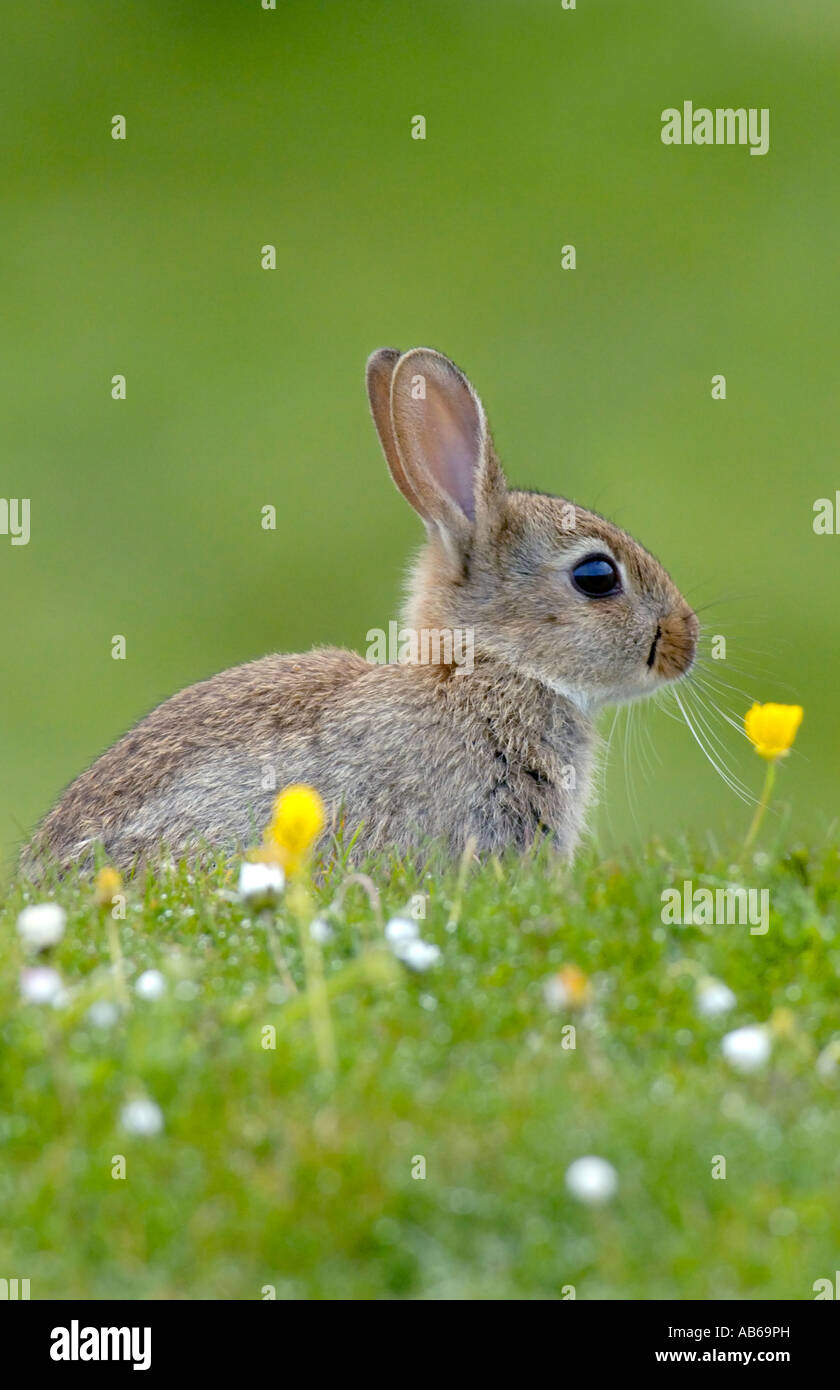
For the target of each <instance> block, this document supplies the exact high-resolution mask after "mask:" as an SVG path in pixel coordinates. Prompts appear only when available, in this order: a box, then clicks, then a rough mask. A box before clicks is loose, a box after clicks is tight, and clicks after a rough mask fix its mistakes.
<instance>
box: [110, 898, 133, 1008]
mask: <svg viewBox="0 0 840 1390" xmlns="http://www.w3.org/2000/svg"><path fill="white" fill-rule="evenodd" d="M105 931H106V934H107V937H108V950H109V952H110V955H111V964H112V966H113V969H114V985H115V988H116V994H117V998H118V999H119V1001H120V1003H121V1004H122V1006H123V1008H124V1009H130V1008H131V1000H130V999H129V997H128V989H127V988H126V983H125V967H124V965H123V955H122V950H121V948H120V934H119V932H118V931H117V924H116V922H115V921H114V918H113V915H112V913H110V912H109V913H108V914H107V916H106V918H105Z"/></svg>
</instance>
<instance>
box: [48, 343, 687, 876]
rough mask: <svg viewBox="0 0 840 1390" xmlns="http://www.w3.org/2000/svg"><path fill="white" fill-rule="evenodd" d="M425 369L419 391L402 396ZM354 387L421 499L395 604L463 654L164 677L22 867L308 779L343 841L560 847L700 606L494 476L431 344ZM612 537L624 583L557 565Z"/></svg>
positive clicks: (130, 839)
mask: <svg viewBox="0 0 840 1390" xmlns="http://www.w3.org/2000/svg"><path fill="white" fill-rule="evenodd" d="M420 379H422V382H423V384H424V387H425V395H422V394H420V395H419V398H415V396H416V394H417V393H416V385H417V382H418V380H420ZM368 392H369V397H370V401H371V409H372V412H373V416H374V420H375V423H376V426H377V429H378V431H379V435H380V439H381V441H382V444H383V448H384V451H385V455H386V458H387V461H388V464H389V468H390V470H391V474H392V476H393V478H394V481H395V482H396V484H397V486H398V487H399V488H400V491H401V492H402V493H403V495H404V496H405V497H406V499H407V500H408V501H409V502H410V503H411V505H412V506H413V507H414V508H415V510H416V511H418V512H419V514H420V516H421V517H422V518H423V520H424V522H425V524H426V528H427V541H426V545H425V546H424V548H423V550H422V552H421V554H420V556H419V559H418V561H417V564H416V567H415V571H414V577H413V582H412V585H411V593H410V596H409V602H408V608H407V614H406V622H407V625H408V626H410V627H413V628H415V629H438V630H442V629H453V628H462V629H463V628H471V629H473V630H474V634H475V636H474V668H473V669H472V670H471V671H467V670H465V669H461V668H459V667H458V666H457V665H452V664H450V665H444V664H436V665H422V664H414V665H412V664H405V665H387V666H375V665H371V664H370V663H369V662H367V661H366V660H364V659H363V658H362V657H361V656H358V655H357V654H356V653H354V652H346V651H339V650H337V649H333V648H326V649H321V650H316V651H313V652H310V653H309V654H307V655H305V656H269V657H265V658H264V659H263V660H261V661H255V662H252V663H249V664H247V665H245V666H239V667H236V668H234V669H233V670H229V671H223V672H222V673H221V674H220V675H217V676H215V677H213V678H212V679H211V680H207V681H202V682H201V683H199V684H198V685H194V686H191V687H190V688H189V689H187V690H182V691H180V692H179V693H178V694H177V695H174V696H173V697H172V698H171V699H169V700H167V701H165V702H164V704H162V705H160V706H159V707H158V708H157V709H155V710H153V711H152V713H151V714H149V715H148V716H147V717H146V718H145V719H144V720H142V722H141V723H140V724H138V725H137V726H136V728H134V729H132V730H131V731H130V732H129V733H127V734H125V735H124V736H123V737H122V738H121V739H120V740H119V741H118V742H117V743H115V744H114V745H113V747H112V748H110V749H109V750H108V751H107V752H106V753H104V754H103V755H102V756H101V757H100V758H99V759H98V760H97V761H96V762H95V763H94V764H93V766H92V767H91V768H89V769H88V770H87V771H86V772H84V773H82V774H81V776H80V777H78V778H77V779H76V780H75V781H74V782H73V783H72V785H71V786H70V787H69V788H68V790H67V791H66V792H65V793H64V795H63V797H62V798H61V799H60V801H59V802H58V804H57V805H56V806H55V807H54V808H53V810H52V811H51V812H50V813H49V815H48V816H47V817H46V819H45V820H44V821H43V823H42V824H41V825H40V827H39V828H38V830H37V832H36V834H35V836H34V838H33V841H32V843H31V844H30V845H29V846H28V848H27V850H26V851H25V853H24V859H23V865H24V868H25V869H26V870H27V872H29V873H30V874H33V875H34V874H37V873H38V872H39V871H40V870H41V868H43V866H44V865H45V864H46V863H48V862H50V861H57V862H58V863H59V865H61V866H64V865H67V864H69V863H70V862H72V861H74V860H86V859H89V858H90V856H91V852H92V848H93V846H94V845H95V844H96V843H97V842H99V843H101V844H102V845H103V846H104V851H105V853H106V855H107V856H108V858H109V859H110V860H111V861H112V862H113V863H116V864H118V865H120V866H123V867H128V866H129V865H131V864H132V863H133V862H135V861H137V860H138V859H144V858H148V857H149V856H150V855H152V854H154V853H155V852H157V851H159V850H160V849H161V848H162V847H164V846H165V847H166V848H167V849H168V850H169V851H170V852H172V853H178V854H180V853H187V854H196V853H199V852H201V851H202V850H204V851H206V850H207V848H208V847H210V848H211V849H233V848H235V847H243V846H245V845H248V844H249V843H254V842H255V841H256V840H257V839H258V838H259V835H260V832H261V829H262V826H263V825H264V824H265V822H266V820H267V819H268V816H269V812H270V808H271V803H272V801H273V798H274V795H275V794H276V789H277V788H279V787H282V786H284V785H286V784H288V783H291V782H299V781H304V782H310V783H312V784H313V785H314V786H316V787H317V788H318V790H319V791H320V792H321V794H322V796H323V797H324V800H325V802H326V804H327V807H328V810H329V813H330V817H331V821H332V824H333V825H336V824H337V823H338V822H339V821H343V822H344V824H345V826H346V828H347V830H348V831H349V832H350V833H356V832H358V834H357V839H356V842H355V847H354V850H355V853H356V855H357V856H358V855H361V854H363V853H365V852H367V851H372V850H379V849H386V848H393V849H395V850H396V851H397V852H399V853H405V852H410V851H412V850H414V849H416V848H417V847H418V846H419V845H420V844H421V843H423V842H425V841H426V840H428V839H435V838H439V839H442V840H443V841H444V842H445V843H446V844H447V846H448V847H449V849H450V850H451V851H452V852H453V853H457V852H459V851H460V850H461V849H462V848H463V846H464V845H465V844H466V843H467V841H468V840H469V839H470V838H474V839H475V842H476V844H477V845H478V847H479V848H480V849H485V850H502V849H504V848H505V847H506V846H515V847H517V848H521V849H524V848H525V847H526V846H528V845H529V844H531V843H532V841H533V840H534V839H535V838H536V837H538V836H541V835H543V834H550V835H551V836H552V837H553V839H554V841H555V842H556V844H557V846H558V848H559V849H560V851H561V852H563V853H564V854H566V855H569V856H570V855H571V854H572V853H573V852H574V848H575V845H576V843H577V840H578V837H579V835H580V832H581V829H582V827H583V822H584V815H585V809H586V804H587V801H588V799H589V794H590V788H591V781H592V762H593V744H594V717H595V713H596V712H597V709H598V708H599V707H600V706H601V705H602V704H605V703H607V702H610V701H615V700H620V699H632V698H636V697H638V696H641V695H645V694H648V693H650V692H651V691H652V690H654V689H655V688H656V687H657V686H658V685H659V684H661V682H662V681H663V680H669V679H674V678H675V677H678V676H679V675H681V674H683V673H684V672H685V671H686V670H687V669H688V668H689V667H690V665H691V662H692V660H693V657H694V649H695V644H696V638H697V620H696V618H695V616H694V614H693V613H692V612H691V610H690V609H689V607H688V605H687V604H686V603H685V601H684V600H683V598H682V597H681V595H680V594H679V592H678V590H677V589H676V588H675V586H674V585H673V583H672V582H671V580H670V579H669V578H668V576H667V574H666V573H665V571H664V570H663V569H662V568H661V566H659V565H658V564H657V562H656V561H655V560H654V559H653V558H652V557H651V556H650V555H648V553H647V552H646V551H644V550H643V549H642V548H641V547H640V546H639V545H638V544H637V543H636V542H635V541H633V540H632V538H631V537H630V536H628V535H626V533H625V532H622V531H620V530H619V529H618V528H617V527H614V526H612V525H611V524H610V523H609V522H607V521H605V520H604V519H603V518H601V517H598V516H596V515H595V514H594V513H592V512H586V511H583V510H582V509H580V508H577V509H575V511H574V513H573V515H574V527H573V529H572V530H570V529H569V524H568V521H569V507H570V504H564V503H563V502H562V501H561V500H560V499H558V498H554V497H547V496H543V495H541V494H533V493H525V492H516V491H509V490H508V488H507V485H506V483H505V480H504V477H503V475H502V471H501V468H500V466H499V463H498V460H497V459H496V456H495V453H494V451H493V447H492V443H491V442H490V440H489V436H488V434H487V427H486V420H485V417H484V412H483V409H482V407H481V404H480V402H479V400H478V398H477V396H476V395H475V393H474V392H473V390H472V388H471V386H470V385H469V382H468V381H467V380H466V378H465V377H464V376H463V375H462V374H461V373H460V372H459V371H458V369H457V368H456V367H455V366H454V365H453V364H452V363H451V362H450V361H449V360H448V359H446V358H444V357H442V356H441V355H440V354H438V353H434V352H432V351H431V350H429V349H420V348H418V349H414V351H412V352H410V353H406V354H403V355H400V354H399V353H397V352H396V351H395V350H394V349H383V350H381V351H380V352H379V353H375V354H374V355H373V357H372V358H371V359H370V362H369V365H368ZM593 551H597V552H599V553H602V552H608V553H609V555H610V556H611V557H612V558H613V560H614V561H615V562H617V563H618V564H619V566H620V567H621V570H622V578H623V583H624V589H623V592H622V593H621V594H619V595H617V596H615V597H610V598H605V599H594V600H593V599H588V598H584V597H583V596H582V595H581V594H580V593H578V592H577V591H576V590H575V589H574V587H573V585H572V583H571V582H570V578H569V572H570V567H571V566H572V565H573V564H574V563H576V562H577V560H579V559H580V558H581V557H582V556H584V555H587V554H591V553H592V552H593ZM570 770H571V771H570Z"/></svg>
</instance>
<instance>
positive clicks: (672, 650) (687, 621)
mask: <svg viewBox="0 0 840 1390" xmlns="http://www.w3.org/2000/svg"><path fill="white" fill-rule="evenodd" d="M699 631H700V624H699V623H698V621H697V615H696V614H695V613H693V612H692V611H691V609H690V608H686V609H683V610H681V611H679V612H677V613H668V614H666V615H665V617H663V618H660V620H659V623H658V625H657V629H656V634H655V636H654V638H653V641H652V643H651V648H650V653H649V655H648V662H647V664H648V666H649V667H650V669H651V670H652V671H653V672H654V673H655V674H656V675H657V676H661V677H662V679H663V680H666V681H667V680H676V678H677V676H684V675H685V674H686V672H688V671H690V670H691V667H692V665H693V663H694V656H695V653H696V651H697V637H698V634H699Z"/></svg>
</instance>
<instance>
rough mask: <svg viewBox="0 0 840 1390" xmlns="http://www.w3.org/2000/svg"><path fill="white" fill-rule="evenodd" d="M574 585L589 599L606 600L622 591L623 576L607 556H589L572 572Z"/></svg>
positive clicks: (580, 561) (579, 562)
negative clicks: (610, 595)
mask: <svg viewBox="0 0 840 1390" xmlns="http://www.w3.org/2000/svg"><path fill="white" fill-rule="evenodd" d="M572 583H573V584H574V586H575V588H576V589H579V590H580V592H581V593H582V594H586V597H587V598H606V597H607V596H608V595H609V594H617V593H619V592H620V591H621V576H620V575H619V573H618V569H617V568H616V566H615V564H614V563H613V561H612V560H611V559H610V558H609V557H608V556H607V555H587V557H586V559H585V560H579V561H578V563H577V564H576V565H575V567H574V569H573V570H572Z"/></svg>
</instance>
